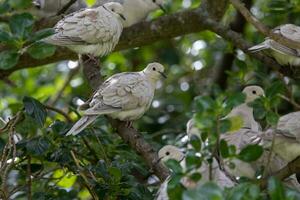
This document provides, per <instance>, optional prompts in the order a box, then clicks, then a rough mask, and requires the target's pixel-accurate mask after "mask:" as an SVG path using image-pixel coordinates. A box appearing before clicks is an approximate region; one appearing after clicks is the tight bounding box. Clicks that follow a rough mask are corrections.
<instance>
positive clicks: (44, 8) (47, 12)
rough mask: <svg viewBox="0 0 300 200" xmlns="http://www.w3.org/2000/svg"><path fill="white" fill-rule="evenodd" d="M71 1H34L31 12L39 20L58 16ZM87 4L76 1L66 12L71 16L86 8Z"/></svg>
mask: <svg viewBox="0 0 300 200" xmlns="http://www.w3.org/2000/svg"><path fill="white" fill-rule="evenodd" d="M69 2H70V0H34V1H32V4H33V6H34V7H33V8H32V9H30V10H29V12H30V13H31V14H33V15H34V16H36V17H38V18H42V17H51V16H54V15H56V14H57V13H58V12H59V11H60V10H61V9H62V8H63V7H64V6H65V5H67V4H68V3H69ZM85 7H86V4H85V2H84V1H79V0H77V1H75V2H74V3H73V4H72V5H71V6H70V7H69V8H68V9H67V10H66V12H65V14H69V13H72V12H75V11H77V10H80V9H81V8H85Z"/></svg>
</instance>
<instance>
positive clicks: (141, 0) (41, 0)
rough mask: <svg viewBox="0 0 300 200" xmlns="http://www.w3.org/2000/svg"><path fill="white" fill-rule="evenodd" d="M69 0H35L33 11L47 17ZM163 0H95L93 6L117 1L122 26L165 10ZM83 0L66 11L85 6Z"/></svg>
mask: <svg viewBox="0 0 300 200" xmlns="http://www.w3.org/2000/svg"><path fill="white" fill-rule="evenodd" d="M69 1H70V0H35V1H34V2H33V4H34V5H35V7H36V9H35V12H33V14H34V15H36V16H38V17H49V16H53V15H55V14H56V13H57V12H59V11H60V10H61V9H62V8H63V7H64V6H65V5H66V4H67V3H68V2H69ZM164 1H165V0H97V1H96V2H95V4H94V5H93V6H92V7H93V8H96V7H99V6H102V5H104V4H106V3H110V2H117V3H120V4H122V5H123V7H124V13H123V14H124V17H125V18H126V21H125V22H124V27H129V26H132V25H133V24H136V23H138V22H140V21H142V20H144V19H145V18H146V17H147V16H148V15H149V13H150V12H152V11H155V10H157V9H161V10H163V11H164V12H165V10H164V7H163V4H164ZM87 7H88V6H87V5H86V3H85V1H84V0H77V1H76V2H75V3H74V4H73V5H72V6H71V7H70V8H69V9H68V10H67V11H66V13H71V12H74V11H77V10H80V9H82V8H87Z"/></svg>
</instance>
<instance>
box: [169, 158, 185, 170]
mask: <svg viewBox="0 0 300 200" xmlns="http://www.w3.org/2000/svg"><path fill="white" fill-rule="evenodd" d="M166 165H167V166H168V167H169V168H170V169H171V170H172V171H173V172H174V173H181V172H182V167H181V165H180V164H179V162H178V161H176V160H174V159H170V160H168V161H166Z"/></svg>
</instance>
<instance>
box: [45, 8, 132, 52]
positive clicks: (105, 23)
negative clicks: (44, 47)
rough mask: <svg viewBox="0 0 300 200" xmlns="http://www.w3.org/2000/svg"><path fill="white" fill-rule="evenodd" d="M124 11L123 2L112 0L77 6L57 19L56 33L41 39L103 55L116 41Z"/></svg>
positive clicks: (122, 21)
mask: <svg viewBox="0 0 300 200" xmlns="http://www.w3.org/2000/svg"><path fill="white" fill-rule="evenodd" d="M123 14H124V8H123V6H122V5H121V4H119V3H115V2H112V3H107V4H105V5H103V6H100V7H97V8H88V9H84V10H80V11H78V12H74V13H72V14H70V15H68V16H66V17H65V18H63V19H62V20H60V21H59V22H58V23H57V24H56V25H55V27H54V29H55V34H54V35H51V36H49V37H47V38H45V39H43V40H42V41H44V42H46V43H50V44H53V45H57V46H65V47H68V48H69V49H71V50H72V51H75V52H76V53H78V54H89V55H93V56H104V55H107V54H108V53H110V52H111V51H112V50H113V49H114V48H115V46H116V45H117V43H118V42H119V38H120V36H121V33H122V30H123V23H124V22H125V20H126V19H125V17H124V16H123Z"/></svg>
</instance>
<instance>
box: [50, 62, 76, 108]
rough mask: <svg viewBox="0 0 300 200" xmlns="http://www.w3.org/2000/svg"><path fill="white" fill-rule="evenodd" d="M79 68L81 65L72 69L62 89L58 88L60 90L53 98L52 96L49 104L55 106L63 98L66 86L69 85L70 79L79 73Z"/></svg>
mask: <svg viewBox="0 0 300 200" xmlns="http://www.w3.org/2000/svg"><path fill="white" fill-rule="evenodd" d="M79 69H80V67H79V66H78V67H76V68H75V69H72V70H70V72H69V74H68V76H67V79H66V80H65V82H64V84H63V86H62V87H61V89H59V90H58V92H57V93H56V94H55V95H54V96H53V97H52V98H50V100H49V102H48V105H50V106H54V105H55V104H56V103H57V101H58V100H59V99H60V98H61V96H62V94H63V92H64V91H65V89H66V87H67V86H68V85H69V83H70V81H71V80H72V79H73V77H74V76H75V75H76V74H77V73H78V71H79Z"/></svg>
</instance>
